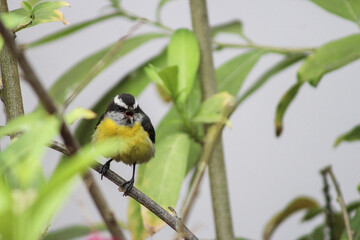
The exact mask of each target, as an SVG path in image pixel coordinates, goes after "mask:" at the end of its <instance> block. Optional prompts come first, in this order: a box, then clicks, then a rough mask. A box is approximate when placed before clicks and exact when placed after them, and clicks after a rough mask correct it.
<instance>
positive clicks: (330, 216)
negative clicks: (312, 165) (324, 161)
mask: <svg viewBox="0 0 360 240" xmlns="http://www.w3.org/2000/svg"><path fill="white" fill-rule="evenodd" d="M320 173H321V175H322V178H323V183H324V188H323V193H324V196H325V215H326V226H327V227H328V228H329V230H330V234H329V235H330V239H331V240H334V239H335V237H334V234H335V231H334V229H335V228H334V227H335V226H334V213H333V210H332V207H331V197H330V193H329V183H328V180H327V177H326V174H327V170H326V168H325V169H323V170H321V171H320ZM325 233H327V232H325ZM328 237H329V236H327V238H328Z"/></svg>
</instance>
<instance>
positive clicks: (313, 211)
mask: <svg viewBox="0 0 360 240" xmlns="http://www.w3.org/2000/svg"><path fill="white" fill-rule="evenodd" d="M322 213H324V208H323V207H320V206H318V207H314V208H309V209H308V210H307V211H306V212H305V214H304V216H303V217H302V218H301V221H302V222H305V221H309V220H312V219H313V218H315V217H317V216H319V215H320V214H322Z"/></svg>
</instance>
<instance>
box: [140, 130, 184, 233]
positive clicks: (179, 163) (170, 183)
mask: <svg viewBox="0 0 360 240" xmlns="http://www.w3.org/2000/svg"><path fill="white" fill-rule="evenodd" d="M155 148H156V155H155V157H154V158H153V159H152V160H151V161H149V162H148V163H146V164H143V165H141V166H140V167H139V169H140V168H145V170H144V176H143V178H144V181H142V183H141V186H139V188H140V189H141V190H142V191H143V192H144V193H145V194H146V195H148V196H149V197H150V198H151V199H153V200H154V201H155V202H157V203H158V204H159V205H160V206H162V207H164V208H165V209H167V208H168V206H174V207H175V206H176V203H177V200H178V197H179V193H180V189H181V185H182V182H183V180H184V178H185V174H186V168H187V166H186V165H187V158H188V155H189V149H190V138H189V136H188V135H187V134H183V133H175V134H173V135H170V136H167V137H166V138H163V139H161V140H160V141H158V142H157V143H156V146H155ZM154 184H156V186H157V187H154ZM141 214H142V217H143V222H144V226H145V228H146V229H147V231H148V232H149V233H155V232H157V231H158V230H159V229H161V228H162V227H163V226H164V225H165V223H164V222H163V221H162V220H160V219H159V218H157V217H156V216H155V215H154V214H152V213H151V212H150V211H149V210H147V209H145V208H143V207H142V209H141Z"/></svg>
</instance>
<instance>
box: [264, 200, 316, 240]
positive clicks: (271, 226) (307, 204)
mask: <svg viewBox="0 0 360 240" xmlns="http://www.w3.org/2000/svg"><path fill="white" fill-rule="evenodd" d="M317 206H318V203H317V202H316V201H315V200H314V199H313V198H309V197H297V198H295V199H294V200H292V201H291V202H290V203H289V204H288V205H287V206H286V207H285V208H284V209H283V210H281V211H280V212H278V213H277V214H276V215H275V216H274V217H272V218H271V220H270V221H268V222H267V224H266V226H265V229H264V232H263V239H264V240H267V239H270V236H271V235H272V233H273V232H274V231H275V230H276V228H277V227H278V226H279V225H280V224H281V223H282V222H283V221H284V220H286V219H287V218H288V217H290V216H291V215H293V214H294V213H296V212H298V211H300V210H304V209H307V208H314V207H317Z"/></svg>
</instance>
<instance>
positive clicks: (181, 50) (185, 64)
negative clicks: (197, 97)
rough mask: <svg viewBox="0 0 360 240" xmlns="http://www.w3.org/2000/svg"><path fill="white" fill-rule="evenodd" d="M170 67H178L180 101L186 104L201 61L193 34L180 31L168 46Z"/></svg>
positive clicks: (183, 30) (177, 31)
mask: <svg viewBox="0 0 360 240" xmlns="http://www.w3.org/2000/svg"><path fill="white" fill-rule="evenodd" d="M167 53H168V66H178V70H179V74H178V87H177V90H178V93H179V97H178V99H177V100H178V101H179V102H180V103H185V101H186V99H187V97H188V96H189V93H190V92H191V90H192V87H193V85H194V80H195V76H196V72H197V69H198V67H199V61H200V50H199V44H198V42H197V39H196V37H195V35H194V33H193V32H191V31H190V30H188V29H179V30H176V31H175V32H174V34H173V35H172V37H171V39H170V43H169V46H168V52H167Z"/></svg>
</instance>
